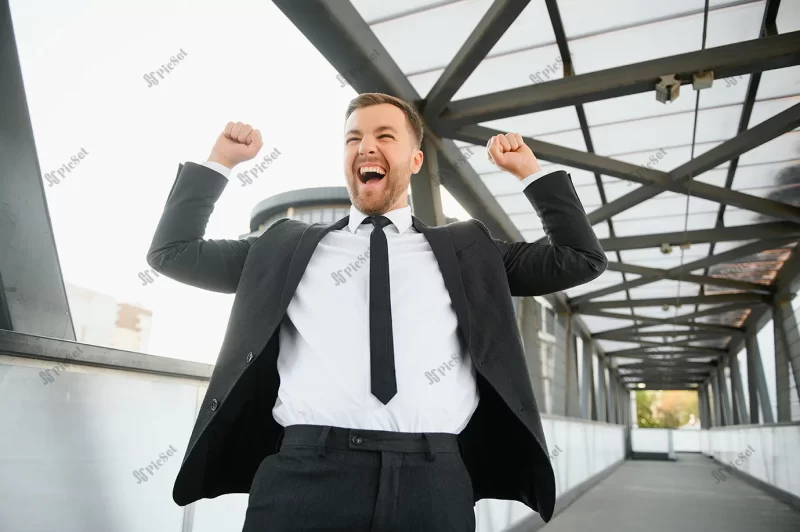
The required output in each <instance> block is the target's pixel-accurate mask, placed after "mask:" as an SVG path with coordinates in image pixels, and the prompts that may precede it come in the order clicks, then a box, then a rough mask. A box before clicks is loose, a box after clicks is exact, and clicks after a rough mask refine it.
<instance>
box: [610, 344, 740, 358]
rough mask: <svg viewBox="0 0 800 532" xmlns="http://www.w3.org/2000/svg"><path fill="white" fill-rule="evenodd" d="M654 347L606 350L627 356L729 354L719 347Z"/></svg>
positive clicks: (615, 354) (612, 354) (614, 354)
mask: <svg viewBox="0 0 800 532" xmlns="http://www.w3.org/2000/svg"><path fill="white" fill-rule="evenodd" d="M652 349H654V348H652V347H631V348H629V349H619V350H617V351H608V352H606V355H607V356H627V355H636V354H639V355H648V356H652V355H658V356H670V355H687V356H691V357H698V356H712V355H713V356H716V355H719V356H722V355H725V354H727V351H726V350H725V349H719V348H717V347H696V346H692V347H683V348H682V349H679V350H672V351H653V350H652ZM698 353H705V354H698Z"/></svg>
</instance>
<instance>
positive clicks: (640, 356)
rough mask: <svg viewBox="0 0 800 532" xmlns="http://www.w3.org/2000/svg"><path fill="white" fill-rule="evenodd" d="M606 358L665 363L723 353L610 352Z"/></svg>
mask: <svg viewBox="0 0 800 532" xmlns="http://www.w3.org/2000/svg"><path fill="white" fill-rule="evenodd" d="M606 356H609V357H612V358H615V357H617V358H631V359H635V360H665V361H683V360H688V359H691V358H708V357H712V358H714V359H715V360H716V358H715V357H722V356H723V353H698V352H695V351H686V352H677V353H665V354H663V355H662V354H661V353H650V352H631V353H624V352H621V351H611V352H609V353H606ZM656 356H666V357H667V358H654V357H656Z"/></svg>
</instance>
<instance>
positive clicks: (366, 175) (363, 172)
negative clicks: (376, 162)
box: [358, 166, 386, 184]
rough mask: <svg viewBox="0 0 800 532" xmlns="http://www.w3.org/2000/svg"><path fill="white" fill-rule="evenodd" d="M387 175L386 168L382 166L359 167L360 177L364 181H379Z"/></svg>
mask: <svg viewBox="0 0 800 532" xmlns="http://www.w3.org/2000/svg"><path fill="white" fill-rule="evenodd" d="M385 175H386V170H384V169H383V168H381V167H380V166H362V167H361V168H359V169H358V178H359V179H360V180H361V182H362V183H364V184H366V183H370V182H373V183H377V182H378V181H380V180H381V179H383V178H384V176H385Z"/></svg>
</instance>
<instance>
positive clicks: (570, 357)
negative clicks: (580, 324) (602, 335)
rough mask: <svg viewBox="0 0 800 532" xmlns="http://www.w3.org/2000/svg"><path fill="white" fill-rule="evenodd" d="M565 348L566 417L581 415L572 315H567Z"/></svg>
mask: <svg viewBox="0 0 800 532" xmlns="http://www.w3.org/2000/svg"><path fill="white" fill-rule="evenodd" d="M566 342H567V344H566V349H564V352H565V354H566V357H567V363H566V370H567V374H566V390H565V391H566V398H565V399H566V404H565V410H566V415H567V417H583V416H582V415H581V405H580V403H579V401H580V396H579V386H578V353H577V349H576V347H577V346H576V344H577V342H576V339H575V334H574V327H573V324H572V315H569V316H567V335H566Z"/></svg>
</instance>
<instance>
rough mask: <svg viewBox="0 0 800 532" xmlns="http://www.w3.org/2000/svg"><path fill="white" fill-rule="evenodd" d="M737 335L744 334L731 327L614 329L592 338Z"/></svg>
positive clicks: (594, 335)
mask: <svg viewBox="0 0 800 532" xmlns="http://www.w3.org/2000/svg"><path fill="white" fill-rule="evenodd" d="M738 334H744V331H743V330H742V329H738V328H736V327H731V328H730V330H729V331H725V332H723V331H692V330H683V331H635V330H632V331H623V330H621V329H615V330H610V331H602V332H599V333H595V334H593V335H592V337H593V338H598V339H601V340H617V339H619V338H625V339H626V340H627V339H630V338H661V337H676V336H680V337H683V336H692V337H696V338H725V337H728V336H735V335H738Z"/></svg>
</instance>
